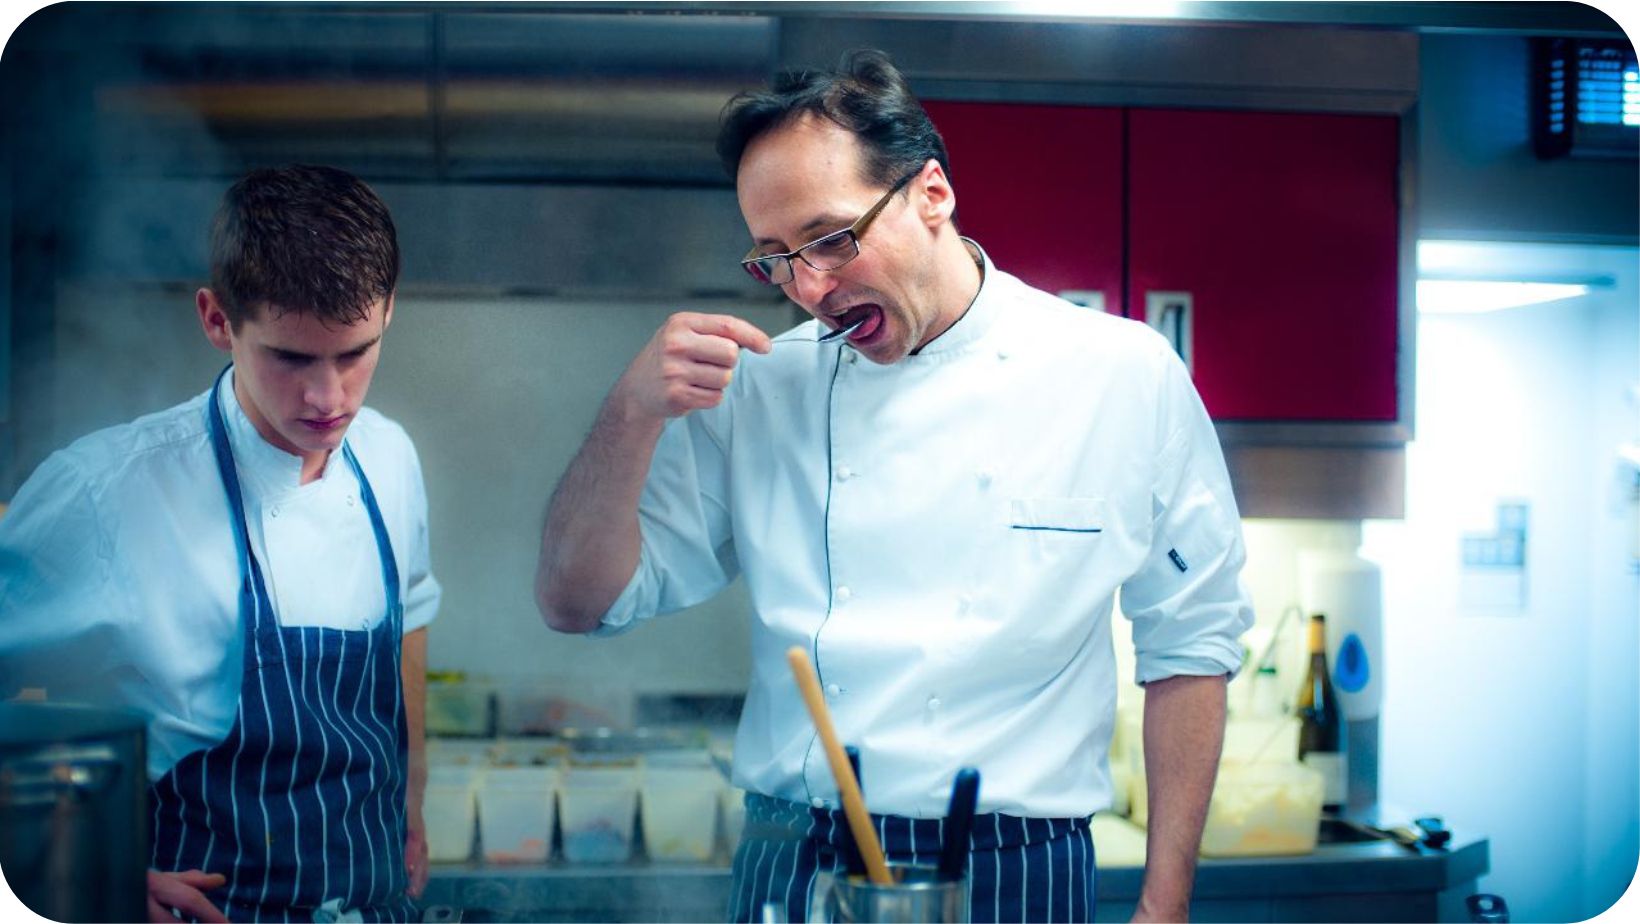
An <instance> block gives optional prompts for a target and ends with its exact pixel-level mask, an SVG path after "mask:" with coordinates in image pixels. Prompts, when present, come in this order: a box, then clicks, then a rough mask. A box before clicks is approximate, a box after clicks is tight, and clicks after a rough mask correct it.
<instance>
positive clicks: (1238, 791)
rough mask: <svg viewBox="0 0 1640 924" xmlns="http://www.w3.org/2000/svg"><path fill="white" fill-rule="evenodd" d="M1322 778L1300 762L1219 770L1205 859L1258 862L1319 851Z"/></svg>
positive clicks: (1206, 831) (1224, 766) (1226, 766)
mask: <svg viewBox="0 0 1640 924" xmlns="http://www.w3.org/2000/svg"><path fill="white" fill-rule="evenodd" d="M1320 826H1321V774H1320V773H1317V772H1316V771H1314V770H1311V769H1310V768H1309V767H1306V766H1304V765H1303V764H1300V763H1298V762H1296V761H1287V762H1285V763H1277V762H1261V763H1252V764H1238V763H1224V764H1222V765H1220V767H1219V777H1218V782H1217V784H1216V785H1215V786H1214V787H1213V801H1212V802H1211V803H1210V804H1209V805H1208V808H1207V825H1206V827H1205V828H1204V829H1203V830H1202V848H1201V852H1202V856H1205V857H1252V856H1279V855H1288V854H1306V853H1310V852H1311V851H1313V850H1315V842H1316V834H1317V832H1318V831H1319V829H1320Z"/></svg>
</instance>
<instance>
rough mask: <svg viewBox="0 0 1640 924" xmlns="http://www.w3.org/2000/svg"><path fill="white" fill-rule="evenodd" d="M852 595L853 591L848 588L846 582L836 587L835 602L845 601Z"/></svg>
mask: <svg viewBox="0 0 1640 924" xmlns="http://www.w3.org/2000/svg"><path fill="white" fill-rule="evenodd" d="M852 596H854V592H853V591H851V590H849V589H848V585H847V584H845V585H843V586H842V587H839V588H837V602H838V603H847V602H848V598H849V597H852Z"/></svg>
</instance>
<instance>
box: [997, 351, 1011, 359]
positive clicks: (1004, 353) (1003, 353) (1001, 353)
mask: <svg viewBox="0 0 1640 924" xmlns="http://www.w3.org/2000/svg"><path fill="white" fill-rule="evenodd" d="M1007 358H1008V351H1007V350H997V359H1007Z"/></svg>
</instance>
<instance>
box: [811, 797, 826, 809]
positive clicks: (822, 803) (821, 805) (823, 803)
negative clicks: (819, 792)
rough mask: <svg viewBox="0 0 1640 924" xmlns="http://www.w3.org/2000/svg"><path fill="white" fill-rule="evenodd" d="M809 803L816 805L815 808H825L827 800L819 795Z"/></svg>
mask: <svg viewBox="0 0 1640 924" xmlns="http://www.w3.org/2000/svg"><path fill="white" fill-rule="evenodd" d="M809 804H810V805H812V806H814V807H815V808H825V807H826V800H824V799H822V798H820V797H819V796H815V797H814V798H813V799H810V800H809Z"/></svg>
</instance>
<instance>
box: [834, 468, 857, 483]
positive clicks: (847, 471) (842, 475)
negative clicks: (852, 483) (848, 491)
mask: <svg viewBox="0 0 1640 924" xmlns="http://www.w3.org/2000/svg"><path fill="white" fill-rule="evenodd" d="M853 477H854V469H851V468H849V467H848V466H847V465H839V466H837V480H838V481H847V480H849V479H850V478H853Z"/></svg>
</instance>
